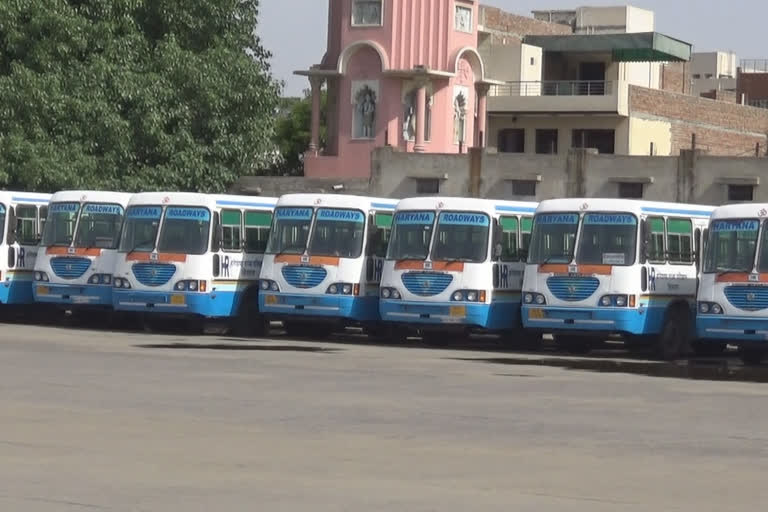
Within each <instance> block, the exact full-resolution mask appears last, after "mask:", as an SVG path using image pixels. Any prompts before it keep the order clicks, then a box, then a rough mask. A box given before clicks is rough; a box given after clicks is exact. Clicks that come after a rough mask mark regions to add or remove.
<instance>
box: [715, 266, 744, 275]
mask: <svg viewBox="0 0 768 512" xmlns="http://www.w3.org/2000/svg"><path fill="white" fill-rule="evenodd" d="M751 271H752V269H749V268H719V267H718V268H716V269H715V272H717V277H720V276H724V275H725V274H736V273H743V272H751Z"/></svg>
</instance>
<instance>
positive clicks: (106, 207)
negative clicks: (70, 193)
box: [74, 203, 123, 249]
mask: <svg viewBox="0 0 768 512" xmlns="http://www.w3.org/2000/svg"><path fill="white" fill-rule="evenodd" d="M122 225H123V207H122V206H120V205H117V204H93V203H91V204H86V205H85V206H84V207H83V210H82V212H81V213H80V222H79V224H78V225H77V234H76V235H75V243H74V246H75V247H85V248H90V247H98V248H100V249H116V248H117V244H118V240H119V236H120V228H121V226H122Z"/></svg>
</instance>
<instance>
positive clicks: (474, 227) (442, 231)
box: [432, 212, 491, 263]
mask: <svg viewBox="0 0 768 512" xmlns="http://www.w3.org/2000/svg"><path fill="white" fill-rule="evenodd" d="M490 226H491V219H490V217H489V216H488V215H486V214H484V213H477V212H441V213H440V216H439V217H438V219H437V236H436V237H435V243H434V245H433V246H432V260H434V261H465V262H471V263H482V262H483V261H485V259H486V257H487V255H488V232H489V230H490Z"/></svg>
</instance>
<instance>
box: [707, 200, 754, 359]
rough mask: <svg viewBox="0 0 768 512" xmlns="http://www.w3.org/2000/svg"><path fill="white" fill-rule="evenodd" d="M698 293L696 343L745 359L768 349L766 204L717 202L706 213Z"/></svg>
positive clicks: (752, 357)
mask: <svg viewBox="0 0 768 512" xmlns="http://www.w3.org/2000/svg"><path fill="white" fill-rule="evenodd" d="M704 253H705V254H704V264H703V268H702V273H701V282H700V284H699V293H698V306H697V307H698V313H697V317H696V331H697V334H698V337H699V340H700V342H701V343H702V344H706V345H709V346H712V347H713V348H714V349H715V350H721V349H722V348H723V347H724V346H725V345H726V344H732V345H735V346H737V347H738V348H739V353H740V356H741V358H742V360H743V361H744V363H746V364H759V363H760V362H761V361H762V360H763V359H764V357H765V354H766V350H768V204H752V203H749V204H738V205H736V204H734V205H728V206H721V207H719V208H717V209H716V210H715V211H714V212H713V213H712V218H711V220H710V223H709V230H708V234H707V238H706V243H705V251H704Z"/></svg>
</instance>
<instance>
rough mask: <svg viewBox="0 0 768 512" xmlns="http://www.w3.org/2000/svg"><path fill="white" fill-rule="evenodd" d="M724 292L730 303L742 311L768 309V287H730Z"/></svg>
mask: <svg viewBox="0 0 768 512" xmlns="http://www.w3.org/2000/svg"><path fill="white" fill-rule="evenodd" d="M724 292H725V298H726V299H728V302H730V303H731V305H733V306H734V307H737V308H739V309H741V310H742V311H760V310H763V309H768V287H766V286H743V285H741V286H728V287H726V288H725V290H724Z"/></svg>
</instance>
